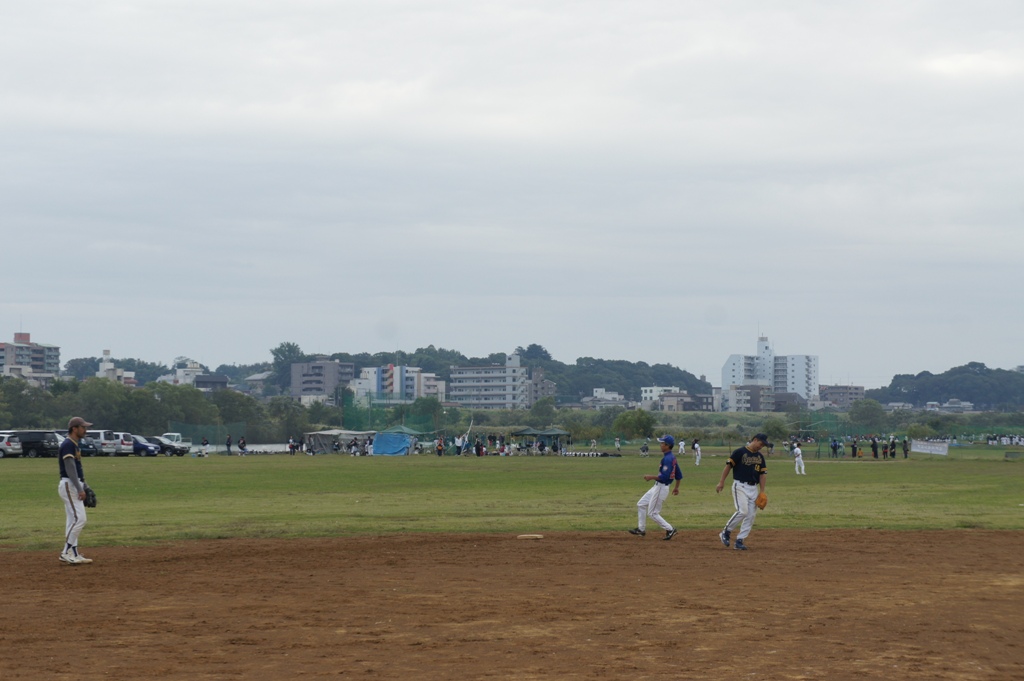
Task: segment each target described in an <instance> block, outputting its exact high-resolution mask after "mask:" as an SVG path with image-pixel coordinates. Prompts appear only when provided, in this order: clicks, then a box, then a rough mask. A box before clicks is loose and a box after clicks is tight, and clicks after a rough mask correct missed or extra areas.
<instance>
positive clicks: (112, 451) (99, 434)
mask: <svg viewBox="0 0 1024 681" xmlns="http://www.w3.org/2000/svg"><path fill="white" fill-rule="evenodd" d="M85 434H86V436H87V437H90V438H92V440H93V442H95V443H96V444H97V445H98V446H99V448H100V451H101V452H102V453H103V454H105V455H106V456H117V449H118V445H119V444H120V440H118V439H117V438H116V437H114V431H112V430H87V431H85Z"/></svg>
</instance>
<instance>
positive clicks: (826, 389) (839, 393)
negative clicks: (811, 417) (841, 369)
mask: <svg viewBox="0 0 1024 681" xmlns="http://www.w3.org/2000/svg"><path fill="white" fill-rule="evenodd" d="M818 394H819V396H820V397H821V399H822V400H824V401H825V402H831V403H832V404H834V405H835V406H836V408H837V409H842V410H843V411H846V410H847V409H849V408H850V405H852V404H853V403H854V402H856V401H857V400H863V399H864V386H862V385H823V386H819V387H818Z"/></svg>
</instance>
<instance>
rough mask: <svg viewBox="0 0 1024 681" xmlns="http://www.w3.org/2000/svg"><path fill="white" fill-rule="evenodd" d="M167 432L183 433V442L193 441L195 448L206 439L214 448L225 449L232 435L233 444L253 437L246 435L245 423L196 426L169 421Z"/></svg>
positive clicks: (194, 424)
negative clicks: (241, 438) (243, 438)
mask: <svg viewBox="0 0 1024 681" xmlns="http://www.w3.org/2000/svg"><path fill="white" fill-rule="evenodd" d="M167 430H168V432H171V433H181V437H182V439H183V440H192V445H193V446H198V445H199V444H200V443H202V441H203V438H204V437H205V438H206V439H207V440H209V441H210V444H211V445H213V446H214V447H218V448H219V447H223V446H224V444H225V442H227V439H228V435H231V441H232V443H236V442H238V438H240V437H246V438H250V437H251V436H249V435H247V433H246V423H245V421H239V422H237V423H224V424H196V423H181V422H180V421H168V422H167Z"/></svg>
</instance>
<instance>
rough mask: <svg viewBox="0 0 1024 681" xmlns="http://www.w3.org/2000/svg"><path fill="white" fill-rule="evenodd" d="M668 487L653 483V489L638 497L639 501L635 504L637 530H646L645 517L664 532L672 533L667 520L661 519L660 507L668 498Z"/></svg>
mask: <svg viewBox="0 0 1024 681" xmlns="http://www.w3.org/2000/svg"><path fill="white" fill-rule="evenodd" d="M668 487H669V486H668V485H663V484H661V483H660V482H656V483H654V487H652V488H650V489H649V490H647V493H646V494H644V495H643V496H642V497H640V501H638V502H636V508H637V520H636V526H637V527H638V528H639V529H641V530H644V531H646V530H647V516H650V517H651V518H652V519H653V520H654V522H656V523H658V524H659V525H661V527H662V528H664V530H665V531H666V532H670V531H672V526H671V525H669V523H668V521H667V520H665V519H664V518H662V517H661V506H662V504H664V503H665V499H667V498H668V491H669V490H668Z"/></svg>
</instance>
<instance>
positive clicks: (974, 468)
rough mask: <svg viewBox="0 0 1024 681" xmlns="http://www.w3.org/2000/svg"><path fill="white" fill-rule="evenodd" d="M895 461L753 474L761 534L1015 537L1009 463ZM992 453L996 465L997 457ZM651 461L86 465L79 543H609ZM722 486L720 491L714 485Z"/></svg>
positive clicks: (30, 493) (696, 499)
mask: <svg viewBox="0 0 1024 681" xmlns="http://www.w3.org/2000/svg"><path fill="white" fill-rule="evenodd" d="M722 454H724V450H723V452H722V453H719V454H718V455H717V456H715V455H711V454H708V453H706V454H705V456H704V460H703V463H702V465H701V466H700V467H699V468H698V467H694V465H693V459H692V458H691V457H689V456H687V457H685V458H684V459H682V461H681V463H682V467H683V472H684V475H685V479H684V480H683V484H682V489H681V493H680V496H679V497H669V500H668V501H667V502H666V504H665V509H664V515H665V517H666V518H667V519H668V520H669V521H670V522H672V523H673V524H675V525H676V526H677V527H680V528H684V529H693V528H706V529H709V530H714V529H718V528H719V527H720V526H721V525H722V524H723V523H724V521H725V520H726V518H728V516H729V515H730V514H731V513H732V510H733V509H732V504H731V501H730V497H729V495H728V494H727V493H726V492H723V494H719V495H716V494H715V490H714V487H715V484H716V483H717V482H718V479H719V475H720V474H721V471H722V467H723V466H724V462H725V459H724V456H723V455H722ZM958 454H961V456H960V457H951V458H946V457H922V458H919V459H910V460H903V459H899V460H896V461H887V462H883V461H873V460H872V461H846V460H839V461H836V460H828V459H820V460H819V459H815V458H814V454H813V453H811V454H810V457H808V455H807V454H805V459H806V461H807V475H806V476H796V475H794V473H793V464H792V460H791V459H789V458H788V457H785V456H781V455H776V456H775V457H773V458H772V459H771V460H770V461H769V471H770V475H769V484H768V494H769V497H770V499H771V502H770V504H769V506H768V508H767V509H766V510H765V511H763V512H761V513H760V514H759V515H758V520H757V527H761V528H802V529H815V528H818V529H820V528H825V529H827V528H874V529H905V530H919V529H956V528H988V529H1022V528H1024V461H1011V462H1007V461H1001V460H998V459H996V458H995V457H994V456H993V457H975V458H971V457H967V456H964V453H963V452H958ZM1000 455H1001V452H1000ZM657 462H658V459H657V457H656V456H654V455H652V456H651V457H650V458H643V459H642V458H639V457H636V456H632V455H630V456H626V457H623V458H593V459H591V458H561V457H513V458H505V457H486V458H482V459H478V458H476V457H444V458H443V459H438V458H437V457H434V456H414V457H359V458H353V457H349V456H337V455H331V456H318V457H308V456H287V455H265V456H249V457H245V458H240V457H225V456H217V457H212V458H209V459H193V458H163V457H160V458H152V459H138V458H116V459H115V458H93V459H86V461H85V470H86V474H87V476H88V479H89V482H90V484H91V485H92V486H93V487H95V488H96V490H97V491H98V493H99V497H100V505H99V508H97V509H91V510H90V511H89V525H88V527H87V528H86V530H85V532H84V535H83V542H82V543H83V545H87V546H97V545H137V544H145V543H152V542H158V541H162V540H180V539H199V538H223V537H315V536H330V535H343V534H354V533H391V532H516V533H519V532H554V531H582V532H587V531H607V530H625V529H628V528H630V527H633V526H634V525H635V524H636V511H635V508H636V507H635V504H636V501H637V499H639V498H640V496H641V495H642V494H643V493H644V491H645V490H646V489H647V488H648V487H649V485H650V483H646V482H644V480H643V475H644V474H646V473H653V472H655V471H656V468H657ZM57 468H58V467H57V462H56V461H55V460H54V459H3V460H0V499H2V500H3V506H4V510H3V513H2V515H0V545H2V546H3V547H5V548H15V549H36V548H49V547H52V546H54V545H55V544H56V543H59V538H60V535H61V534H62V532H63V525H64V513H63V509H62V506H61V504H60V501H59V499H58V497H57ZM727 489H728V488H727Z"/></svg>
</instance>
